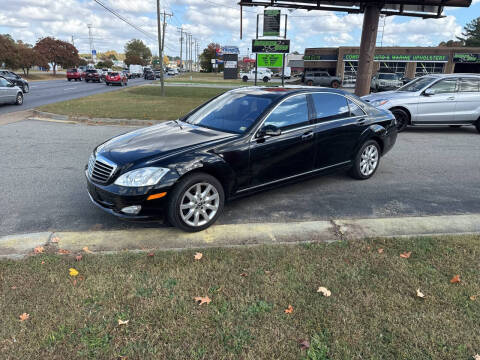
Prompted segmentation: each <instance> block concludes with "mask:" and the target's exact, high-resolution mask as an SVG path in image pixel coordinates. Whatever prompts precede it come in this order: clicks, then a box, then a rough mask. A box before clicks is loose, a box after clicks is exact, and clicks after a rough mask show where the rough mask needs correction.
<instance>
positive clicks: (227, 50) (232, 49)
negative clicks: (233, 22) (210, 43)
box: [222, 46, 240, 55]
mask: <svg viewBox="0 0 480 360" xmlns="http://www.w3.org/2000/svg"><path fill="white" fill-rule="evenodd" d="M222 51H223V53H224V54H237V55H238V54H240V49H239V48H238V46H224V47H223V48H222Z"/></svg>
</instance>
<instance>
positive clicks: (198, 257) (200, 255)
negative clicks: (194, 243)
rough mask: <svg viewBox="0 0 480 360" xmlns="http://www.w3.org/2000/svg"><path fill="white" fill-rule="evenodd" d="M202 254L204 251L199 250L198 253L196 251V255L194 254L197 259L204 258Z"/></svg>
mask: <svg viewBox="0 0 480 360" xmlns="http://www.w3.org/2000/svg"><path fill="white" fill-rule="evenodd" d="M202 256H203V254H202V253H199V252H197V253H195V255H194V256H193V258H194V259H195V260H200V259H201V258H202Z"/></svg>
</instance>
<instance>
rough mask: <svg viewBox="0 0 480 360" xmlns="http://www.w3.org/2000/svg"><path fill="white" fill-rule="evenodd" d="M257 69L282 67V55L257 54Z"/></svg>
mask: <svg viewBox="0 0 480 360" xmlns="http://www.w3.org/2000/svg"><path fill="white" fill-rule="evenodd" d="M257 56H258V65H257V66H258V67H268V68H281V67H283V54H258V55H257Z"/></svg>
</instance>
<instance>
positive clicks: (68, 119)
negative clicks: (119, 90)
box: [29, 109, 167, 126]
mask: <svg viewBox="0 0 480 360" xmlns="http://www.w3.org/2000/svg"><path fill="white" fill-rule="evenodd" d="M29 120H38V121H53V122H60V123H67V124H87V125H122V126H150V125H155V124H160V123H163V122H165V121H167V120H140V119H110V118H89V117H87V116H71V115H59V114H53V113H49V112H45V111H40V110H36V109H34V110H33V113H32V116H31V117H30V118H29Z"/></svg>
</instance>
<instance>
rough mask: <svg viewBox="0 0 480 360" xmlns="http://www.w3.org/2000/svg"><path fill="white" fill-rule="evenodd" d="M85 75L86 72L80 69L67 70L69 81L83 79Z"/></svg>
mask: <svg viewBox="0 0 480 360" xmlns="http://www.w3.org/2000/svg"><path fill="white" fill-rule="evenodd" d="M84 77H85V74H84V73H83V71H82V70H80V69H68V70H67V80H68V81H72V80H75V81H82V79H83V78H84Z"/></svg>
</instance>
